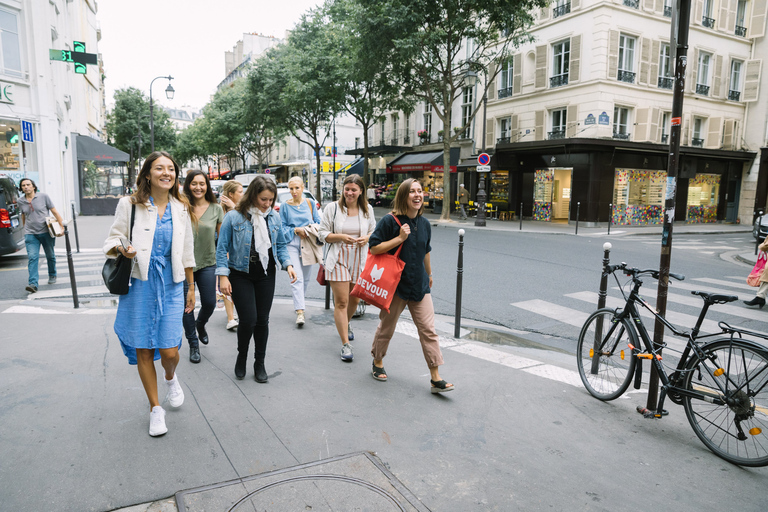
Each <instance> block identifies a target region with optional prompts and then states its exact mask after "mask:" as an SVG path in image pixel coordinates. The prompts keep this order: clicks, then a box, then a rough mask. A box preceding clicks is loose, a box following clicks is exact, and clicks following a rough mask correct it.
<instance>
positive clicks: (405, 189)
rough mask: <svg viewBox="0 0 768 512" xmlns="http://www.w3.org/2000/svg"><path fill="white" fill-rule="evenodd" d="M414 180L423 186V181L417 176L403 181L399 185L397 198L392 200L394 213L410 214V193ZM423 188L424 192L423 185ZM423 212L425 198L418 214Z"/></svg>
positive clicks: (396, 193)
mask: <svg viewBox="0 0 768 512" xmlns="http://www.w3.org/2000/svg"><path fill="white" fill-rule="evenodd" d="M414 181H415V182H416V183H418V184H419V186H421V182H420V181H419V180H417V179H416V178H408V179H407V180H405V181H404V182H402V183H401V184H400V186H399V187H397V192H395V200H394V201H392V214H393V215H408V195H409V194H410V193H411V185H413V182H414ZM421 190H422V192H423V191H424V187H421ZM422 213H424V200H423V199H422V200H421V208H419V211H418V212H417V213H416V216H417V217H418V216H419V215H421V214H422Z"/></svg>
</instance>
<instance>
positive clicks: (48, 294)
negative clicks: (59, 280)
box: [27, 284, 109, 301]
mask: <svg viewBox="0 0 768 512" xmlns="http://www.w3.org/2000/svg"><path fill="white" fill-rule="evenodd" d="M100 294H109V290H107V287H106V286H104V285H103V284H102V285H101V286H84V287H82V288H78V289H77V295H78V296H85V295H100ZM71 296H72V289H71V288H55V289H53V290H40V291H38V292H37V293H30V294H29V297H27V300H29V301H32V300H39V299H51V298H53V297H71Z"/></svg>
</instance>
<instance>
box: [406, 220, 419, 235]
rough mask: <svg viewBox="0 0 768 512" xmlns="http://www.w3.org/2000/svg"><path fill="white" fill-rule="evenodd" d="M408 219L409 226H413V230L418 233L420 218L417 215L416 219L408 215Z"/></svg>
mask: <svg viewBox="0 0 768 512" xmlns="http://www.w3.org/2000/svg"><path fill="white" fill-rule="evenodd" d="M406 219H407V220H406V222H407V223H408V225H409V226H411V229H412V230H413V232H414V233H418V232H419V218H418V217H416V218H415V219H411V218H410V217H406ZM411 220H413V224H411Z"/></svg>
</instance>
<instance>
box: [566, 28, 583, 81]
mask: <svg viewBox="0 0 768 512" xmlns="http://www.w3.org/2000/svg"><path fill="white" fill-rule="evenodd" d="M580 65H581V34H579V35H578V36H573V37H572V38H571V52H570V65H569V67H568V81H569V82H578V81H579V75H580V69H581V66H580Z"/></svg>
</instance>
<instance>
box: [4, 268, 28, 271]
mask: <svg viewBox="0 0 768 512" xmlns="http://www.w3.org/2000/svg"><path fill="white" fill-rule="evenodd" d="M12 270H27V267H15V268H0V272H10V271H12Z"/></svg>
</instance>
